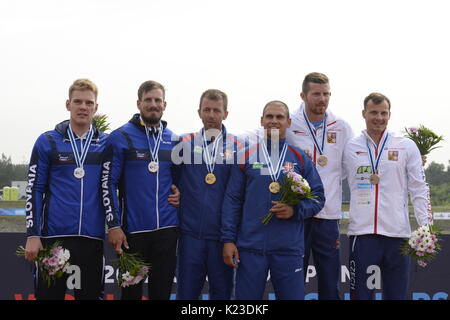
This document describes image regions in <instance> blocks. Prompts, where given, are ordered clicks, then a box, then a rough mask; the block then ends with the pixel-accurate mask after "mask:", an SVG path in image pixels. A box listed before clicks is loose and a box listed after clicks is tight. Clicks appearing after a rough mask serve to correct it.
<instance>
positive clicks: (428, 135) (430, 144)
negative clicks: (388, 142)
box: [405, 125, 444, 156]
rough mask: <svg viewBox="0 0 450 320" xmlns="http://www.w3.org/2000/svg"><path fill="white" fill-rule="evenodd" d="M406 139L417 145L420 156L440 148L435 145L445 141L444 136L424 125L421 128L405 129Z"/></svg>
mask: <svg viewBox="0 0 450 320" xmlns="http://www.w3.org/2000/svg"><path fill="white" fill-rule="evenodd" d="M405 137H407V138H410V139H411V140H412V141H414V142H415V143H416V145H417V147H418V148H419V151H420V154H421V155H423V156H424V155H427V154H429V153H430V152H431V150H434V149H436V148H439V147H437V146H435V145H436V144H438V143H439V142H441V141H442V140H444V137H443V136H438V135H437V134H436V133H434V132H433V131H431V130H430V129H428V128H426V127H424V126H423V125H420V126H419V128H415V127H411V128H405Z"/></svg>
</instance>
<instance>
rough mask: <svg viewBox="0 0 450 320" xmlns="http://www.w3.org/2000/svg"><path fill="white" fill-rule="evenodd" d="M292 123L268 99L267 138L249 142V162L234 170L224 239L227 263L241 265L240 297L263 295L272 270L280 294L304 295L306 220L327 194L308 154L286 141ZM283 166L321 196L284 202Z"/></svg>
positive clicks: (287, 296) (282, 109) (282, 105)
mask: <svg viewBox="0 0 450 320" xmlns="http://www.w3.org/2000/svg"><path fill="white" fill-rule="evenodd" d="M290 122H291V121H290V118H289V109H288V107H287V105H286V104H285V103H283V102H281V101H271V102H269V103H268V104H267V105H266V106H265V107H264V111H263V116H262V117H261V125H262V126H263V127H264V131H265V132H266V134H267V139H266V138H265V137H262V138H261V140H259V139H258V140H259V141H254V142H251V143H249V145H248V146H246V148H245V152H244V153H243V155H244V159H245V161H241V162H243V163H242V164H239V165H236V166H233V168H232V170H231V177H230V181H229V182H228V185H227V190H226V193H225V199H224V203H223V212H222V229H221V230H222V237H221V239H222V241H223V242H224V249H223V256H224V261H225V263H226V264H227V265H229V266H233V267H237V274H236V299H244V300H255V299H262V298H263V294H264V289H265V285H266V281H267V274H268V272H269V270H270V275H271V281H272V284H273V287H274V290H275V295H276V298H277V299H283V300H285V299H289V300H291V299H304V279H303V272H304V271H303V258H302V256H303V254H304V236H303V219H305V218H308V217H311V216H314V215H315V214H317V213H318V212H319V211H320V210H321V209H322V207H323V205H324V202H325V197H324V190H323V185H322V182H321V179H320V176H319V175H318V173H317V171H316V169H315V168H314V165H313V163H312V162H311V160H310V159H309V157H308V156H306V154H305V153H303V151H301V150H300V149H296V148H294V147H291V146H289V145H287V144H286V142H285V136H286V129H287V128H288V127H289V126H290ZM280 151H281V152H280ZM283 168H285V169H286V170H294V171H295V172H296V173H298V174H300V175H302V176H303V177H304V178H305V179H306V180H307V181H308V182H309V185H310V187H311V191H312V193H313V194H314V195H315V196H316V197H317V199H316V200H317V201H314V200H309V199H308V200H306V199H304V200H301V201H300V203H299V204H298V205H296V206H291V205H288V204H283V203H280V202H279V200H280V190H279V187H280V185H279V183H280V182H282V180H283V173H282V169H283ZM269 210H270V211H271V212H272V213H273V215H274V217H273V218H272V219H271V220H270V221H269V222H268V224H267V225H264V224H262V222H261V220H262V219H263V217H264V216H265V215H266V214H267V213H268V212H269Z"/></svg>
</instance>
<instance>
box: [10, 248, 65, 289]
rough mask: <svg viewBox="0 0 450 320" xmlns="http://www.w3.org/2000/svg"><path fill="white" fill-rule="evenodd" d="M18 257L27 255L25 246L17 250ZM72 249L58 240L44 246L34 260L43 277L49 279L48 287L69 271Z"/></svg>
mask: <svg viewBox="0 0 450 320" xmlns="http://www.w3.org/2000/svg"><path fill="white" fill-rule="evenodd" d="M16 255H17V256H18V257H23V256H25V248H24V247H23V246H19V247H18V248H17V250H16ZM69 260H70V251H69V250H67V249H64V248H63V247H62V246H61V242H59V241H57V242H55V243H54V244H53V245H52V246H50V247H44V248H43V249H42V250H41V251H39V253H38V256H37V257H36V259H35V260H34V261H35V262H37V265H38V268H39V272H40V274H41V275H42V278H43V279H44V280H45V281H47V285H48V287H50V285H51V284H52V283H53V282H54V281H55V280H56V279H57V278H61V277H62V276H63V274H64V273H68V272H67V268H68V267H69V266H70V263H69Z"/></svg>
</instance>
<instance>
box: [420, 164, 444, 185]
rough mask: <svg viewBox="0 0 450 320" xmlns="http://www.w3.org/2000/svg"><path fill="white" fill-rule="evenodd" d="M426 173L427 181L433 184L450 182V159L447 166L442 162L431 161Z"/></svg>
mask: <svg viewBox="0 0 450 320" xmlns="http://www.w3.org/2000/svg"><path fill="white" fill-rule="evenodd" d="M425 175H426V177H427V182H428V183H429V184H430V185H433V186H438V185H441V184H445V183H450V161H449V165H447V168H445V166H444V165H443V164H441V163H436V162H434V161H433V162H431V163H430V165H429V166H428V167H427V168H426V169H425Z"/></svg>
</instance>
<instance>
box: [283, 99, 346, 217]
mask: <svg viewBox="0 0 450 320" xmlns="http://www.w3.org/2000/svg"><path fill="white" fill-rule="evenodd" d="M304 109H305V104H304V103H303V102H302V104H301V105H300V107H299V108H297V109H296V110H294V112H292V113H291V119H292V124H291V127H290V128H289V129H288V130H287V135H286V138H287V142H288V143H289V144H290V145H293V146H295V147H297V148H300V149H302V150H307V151H309V152H310V153H311V155H312V161H313V163H314V164H315V166H316V169H317V171H318V172H319V175H320V178H321V179H322V183H323V187H324V189H325V206H324V207H323V209H322V210H321V211H320V212H319V213H318V214H317V215H315V216H314V217H315V218H321V219H340V218H341V207H342V179H343V178H344V176H343V175H342V167H341V165H342V154H343V150H344V147H345V144H346V143H347V141H348V140H349V139H350V138H352V137H353V131H352V129H351V127H350V125H349V124H348V123H347V122H346V121H344V120H342V119H341V118H339V117H337V116H335V115H334V114H333V113H331V112H330V111H327V123H326V126H327V127H326V131H325V132H326V133H325V134H326V137H325V144H324V150H323V152H324V154H325V155H326V156H327V158H328V163H327V164H326V165H325V166H323V167H321V166H320V165H319V164H317V158H318V157H319V155H320V153H319V151H318V150H317V148H316V146H315V144H314V141H313V139H312V136H311V133H310V131H309V129H308V125H307V123H306V121H305V118H304V116H303V110H304ZM311 129H312V130H313V132H314V133H315V136H316V140H317V142H318V143H319V146H321V145H322V137H323V126H320V127H318V128H317V129H315V128H314V126H313V125H311Z"/></svg>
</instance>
